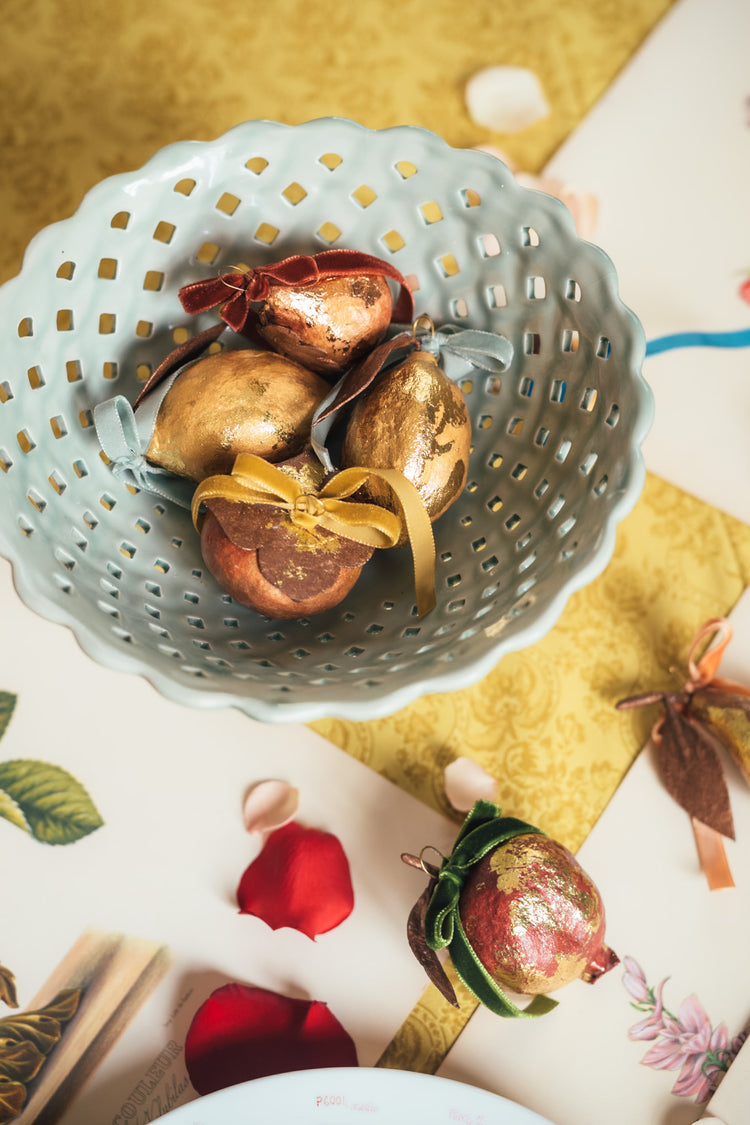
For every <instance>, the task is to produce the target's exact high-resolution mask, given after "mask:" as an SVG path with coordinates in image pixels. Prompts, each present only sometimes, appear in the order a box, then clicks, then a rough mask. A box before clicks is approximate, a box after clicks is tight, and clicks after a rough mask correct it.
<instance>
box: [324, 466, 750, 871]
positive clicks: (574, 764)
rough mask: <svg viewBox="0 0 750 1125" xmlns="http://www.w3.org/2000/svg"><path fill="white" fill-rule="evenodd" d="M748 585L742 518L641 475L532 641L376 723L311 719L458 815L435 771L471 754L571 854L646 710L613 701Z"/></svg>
mask: <svg viewBox="0 0 750 1125" xmlns="http://www.w3.org/2000/svg"><path fill="white" fill-rule="evenodd" d="M748 581H750V528H748V527H747V526H746V525H744V524H742V523H740V522H739V521H737V520H735V519H732V518H731V517H730V516H727V515H725V514H724V513H722V512H720V511H718V510H717V509H716V508H713V507H711V506H710V505H708V504H704V503H702V502H701V501H699V500H697V499H696V498H695V497H693V496H690V495H688V494H687V493H685V492H683V491H682V490H680V489H678V488H675V487H674V486H673V485H670V484H668V483H667V482H666V481H664V480H662V479H661V478H659V477H656V476H653V475H649V476H648V477H647V481H646V486H645V489H644V492H643V494H642V496H641V498H640V500H639V501H638V503H637V504H636V506H635V508H634V510H633V511H632V512H631V513H630V515H629V516H628V517H627V518H626V519H625V520H624V521H623V522H622V523H621V524H620V527H619V530H618V535H617V544H616V548H615V552H614V555H613V557H612V559H611V561H610V563H609V565H608V566H607V567H606V569H605V570H604V572H603V573H602V574H601V575H600V577H599V578H597V579H596V580H595V581H594V582H592V583H591V584H590V585H588V586H586V587H585V588H584V589H582V590H579V591H578V592H577V593H575V594H574V595H573V596H572V597H571V599H570V601H569V602H568V604H567V606H566V607H565V610H564V611H563V613H562V616H561V617H560V619H559V621H558V623H557V624H556V625H555V626H554V628H553V629H552V630H551V631H550V632H549V633H548V634H547V636H546V637H544V638H543V639H542V640H541V641H538V642H537V643H536V644H535V645H533V646H532V647H531V648H529V649H526V650H524V651H521V652H515V653H510V654H508V655H507V656H505V657H503V658H502V660H501V661H500V662H499V664H498V665H497V666H496V667H495V668H494V669H493V671H492V672H491V673H490V674H489V675H488V676H485V678H484V679H483V680H481V681H480V682H479V683H477V684H475V685H474V686H472V687H469V688H465V689H463V690H461V691H457V692H452V693H446V694H440V695H432V696H426V697H424V698H422V699H419V700H417V701H416V702H415V703H412V704H410V705H409V706H408V707H406V708H404V709H403V710H401V711H398V712H397V713H396V714H394V715H391V716H388V717H387V718H384V719H378V720H374V721H371V722H366V723H355V722H349V721H346V720H339V719H326V720H324V721H322V722H318V723H315V724H314V726H315V729H316V730H317V731H319V732H320V733H321V734H323V735H324V736H325V737H326V738H328V739H330V740H331V741H332V742H335V743H337V744H338V745H339V746H341V747H343V748H344V749H345V750H347V751H348V752H349V753H351V754H353V755H354V756H355V757H357V758H359V759H360V760H361V761H363V762H366V763H367V765H369V766H371V767H372V768H373V769H375V770H377V771H378V772H379V773H382V774H383V775H384V776H386V777H388V778H389V779H390V780H391V781H393V782H395V783H396V784H397V785H399V786H401V788H403V789H406V790H407V791H409V792H410V793H412V794H413V795H414V796H415V797H418V798H419V799H420V800H422V801H424V802H425V803H426V804H429V805H431V806H433V807H434V808H436V809H438V810H439V811H441V812H443V813H445V814H446V815H448V816H451V815H452V816H453V817H454V819H456V821H457V822H460V820H461V819H462V818H461V817H460V816H459V814H456V813H455V812H452V811H451V809H450V806H449V805H448V802H447V799H446V797H445V791H444V784H443V770H444V769H445V766H446V765H448V763H449V762H451V761H453V759H454V758H457V757H459V756H460V755H466V756H467V757H470V758H473V759H475V760H476V761H477V762H479V763H480V764H481V765H482V766H483V767H484V769H486V770H487V772H488V773H490V774H491V775H492V776H493V777H495V778H496V779H497V782H498V801H499V804H500V805H501V807H502V808H503V810H504V812H505V813H506V814H507V815H509V816H520V817H521V818H522V819H523V820H527V821H529V822H530V823H532V824H536V825H538V826H539V827H540V828H542V829H543V830H544V831H545V832H548V833H549V834H550V835H551V836H554V837H555V838H556V839H558V840H561V841H562V842H563V843H564V844H565V845H566V846H567V847H569V848H571V849H572V850H576V849H577V848H578V847H580V845H581V844H582V842H583V840H584V839H585V838H586V836H587V835H588V833H589V831H590V830H591V828H592V827H593V825H594V823H595V822H596V820H597V818H598V817H599V815H600V814H601V812H602V811H603V810H604V807H605V805H606V804H607V802H608V800H609V799H610V797H611V796H612V794H613V793H614V791H615V789H616V788H617V786H618V785H619V783H620V781H621V780H622V778H623V776H624V774H625V772H626V770H627V768H628V766H629V765H630V764H631V762H632V761H633V758H634V756H635V754H636V753H637V752H638V750H639V749H640V747H641V746H642V745H643V742H644V741H645V738H646V735H647V732H648V730H649V728H650V725H651V722H652V721H653V714H651V713H649V711H648V710H647V709H639V710H637V711H627V712H619V711H615V703H616V702H617V701H618V699H622V698H624V697H625V696H628V695H635V694H638V693H640V692H643V691H647V690H651V689H654V690H659V689H661V688H667V687H673V686H674V684H675V679H674V676H673V675H672V673H671V672H670V669H671V668H675V667H676V668H684V666H685V659H686V655H687V648H688V645H689V642H690V640H691V638H692V636H693V634H694V633H695V632H696V630H697V629H698V628H699V626H700V625H702V624H703V622H704V621H706V620H707V619H708V618H710V617H714V616H716V615H717V614H725V613H727V612H728V611H729V610H730V609H731V608H732V606H733V605H734V604H735V602H736V601H737V599H738V598H739V597H740V595H741V593H742V591H743V590H744V588H745V586H746V585H747V584H748ZM429 842H430V841H429V840H425V841H422V842H421V843H422V844H427V843H429ZM419 844H420V841H411V842H410V843H409V847H410V849H411V850H414V849H415V847H417V849H418V845H419Z"/></svg>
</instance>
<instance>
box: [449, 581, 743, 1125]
mask: <svg viewBox="0 0 750 1125" xmlns="http://www.w3.org/2000/svg"><path fill="white" fill-rule="evenodd" d="M730 620H731V621H732V622H733V625H734V628H735V635H734V638H733V640H732V642H731V643H730V645H729V648H728V650H727V653H726V655H725V657H724V660H723V662H722V666H721V673H722V675H725V676H727V677H728V678H731V679H735V680H739V681H740V682H742V683H745V684H750V593H746V594H745V595H744V597H743V599H742V600H741V602H740V603H739V605H738V606H737V608H736V610H735V612H734V613H733V614H732V615H731V617H730ZM725 769H726V776H727V780H728V784H729V787H730V794H731V801H732V808H733V812H734V817H735V825H736V831H737V841H736V843H733V842H732V841H727V853H728V856H729V861H730V865H731V868H732V872H733V875H734V879H735V883H736V886H735V887H734V888H732V889H728V890H723V891H713V892H711V891H709V890H708V889H707V885H706V880H705V878H704V876H703V873H702V872H701V870H700V868H699V866H698V862H697V858H696V852H695V846H694V842H693V836H692V830H691V827H690V821H689V818H688V817H687V816H686V814H685V813H684V812H683V810H682V809H681V808H680V807H679V806H677V805H676V804H675V803H674V802H673V801H672V799H671V798H670V797H669V795H668V794H667V793H666V791H665V789H664V787H663V786H662V784H661V782H660V780H659V778H658V776H657V774H656V772H655V770H654V767H653V764H652V760H651V756H650V752H649V749H648V748H646V749H644V750H643V752H642V753H641V755H640V756H639V758H638V760H637V761H636V762H635V764H634V765H633V767H632V769H631V770H630V772H629V774H628V776H627V777H626V779H625V781H624V782H623V784H622V785H621V787H620V788H619V790H618V791H617V793H616V794H615V796H614V798H613V799H612V801H611V802H610V804H609V806H608V808H607V810H606V812H605V813H604V815H603V816H602V818H601V820H600V821H599V823H598V824H597V825H596V827H595V828H594V830H593V832H592V833H591V835H590V836H589V838H588V839H587V840H586V842H585V844H584V845H583V847H582V848H581V849H580V851H579V852H578V859H579V860H580V862H581V864H582V865H583V867H584V868H585V869H586V870H587V871H588V872H589V874H590V875H591V876H592V877H593V878H594V880H595V882H596V883H597V885H598V887H599V890H600V891H601V894H602V896H603V899H604V902H605V906H606V910H607V937H608V941H609V943H610V944H611V945H612V946H613V947H614V948H615V950H616V951H617V953H618V954H619V956H620V958H621V960H622V964H621V965H620V966H618V967H617V968H616V969H614V970H613V971H611V972H610V973H608V974H607V975H606V976H604V977H602V978H601V979H600V980H599V981H597V983H596V984H594V985H591V986H589V985H585V984H583V983H579V982H575V983H573V984H571V985H568V986H567V987H566V988H565V989H563V990H561V991H560V992H559V993H558V994H557V999H559V1001H560V1003H559V1006H558V1007H557V1008H556V1009H555V1010H554V1011H553V1012H551V1013H550V1014H549V1015H546V1016H544V1017H542V1018H541V1019H539V1020H528V1021H513V1020H501V1019H498V1018H496V1017H495V1016H493V1015H491V1014H490V1013H489V1012H488V1011H487V1010H486V1009H482V1010H479V1011H477V1013H476V1014H475V1015H474V1016H473V1017H472V1019H471V1020H470V1022H469V1024H468V1026H467V1028H466V1029H465V1030H464V1032H463V1033H462V1035H461V1037H460V1038H459V1040H458V1043H457V1044H456V1046H455V1047H454V1048H453V1050H452V1051H451V1053H450V1054H449V1055H448V1057H447V1059H446V1061H445V1063H444V1064H443V1066H442V1068H441V1069H440V1071H439V1073H440V1074H442V1075H444V1076H446V1077H449V1078H454V1079H459V1080H461V1081H465V1082H470V1083H472V1084H474V1085H477V1086H483V1087H485V1088H488V1089H491V1090H494V1091H495V1092H496V1093H501V1094H504V1095H505V1096H506V1097H509V1098H511V1099H516V1100H518V1101H520V1102H522V1103H523V1104H525V1105H527V1106H528V1107H529V1108H531V1109H534V1110H536V1111H537V1112H538V1113H541V1114H542V1115H544V1116H546V1117H549V1118H550V1120H552V1121H554V1122H555V1125H601V1122H602V1121H606V1122H607V1125H633V1122H635V1121H639V1122H640V1121H643V1122H648V1125H688V1123H690V1122H693V1121H695V1120H697V1119H698V1117H699V1116H700V1113H701V1108H702V1106H701V1104H698V1103H697V1102H696V1098H697V1097H703V1099H704V1100H705V1097H706V1095H707V1090H708V1084H707V1083H706V1082H705V1081H704V1079H705V1078H709V1079H710V1078H715V1077H717V1074H716V1064H717V1060H719V1061H720V1060H721V1058H722V1055H723V1057H724V1058H727V1057H728V1056H729V1055H731V1053H733V1052H734V1051H735V1050H736V1049H737V1047H739V1045H740V1040H741V1038H742V1034H743V1032H744V1031H745V1029H746V1028H747V1027H748V1025H750V980H749V979H748V973H747V934H748V930H749V928H750V788H749V787H748V786H747V784H746V783H745V782H744V780H743V779H742V778H741V776H740V774H739V771H738V770H737V768H736V767H735V765H734V763H733V762H732V761H730V760H728V759H727V760H725ZM649 1025H650V1026H649ZM730 1073H731V1072H730ZM542 1076H543V1080H542V1081H540V1078H541V1077H542ZM673 1090H675V1092H673Z"/></svg>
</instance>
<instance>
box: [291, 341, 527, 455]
mask: <svg viewBox="0 0 750 1125" xmlns="http://www.w3.org/2000/svg"><path fill="white" fill-rule="evenodd" d="M417 339H418V340H419V345H420V348H421V350H422V351H425V352H429V353H430V354H431V355H434V356H435V357H436V358H437V359H438V361H439V362H440V365H441V367H442V369H443V371H444V372H445V374H446V375H447V376H448V378H449V379H453V381H454V382H455V381H456V380H457V379H462V378H464V377H465V376H466V375H467V374H468V373H469V372H470V370H471V369H472V368H476V369H478V370H479V371H485V372H487V373H488V374H491V375H498V374H500V373H501V372H503V371H507V369H508V367H509V366H510V361H511V360H512V358H513V344H512V343H511V341H510V340H509V339H508V338H507V336H499V335H497V334H496V333H495V332H484V331H482V330H481V329H479V328H459V327H458V325H454V324H446V325H444V326H443V327H442V328H440V329H438V330H437V331H435V332H431V333H430V332H425V333H420V334H419V335H418V336H417ZM398 362H400V360H399V361H398ZM384 370H387V368H384ZM346 378H347V376H346V375H344V376H343V377H342V378H341V379H339V381H338V383H336V385H335V386H333V387H331V390H330V391H329V392H328V394H327V395H326V397H325V398H324V399H323V401H322V402H321V403H320V405H319V406H318V408H317V410H316V411H315V414H314V416H313V420H312V431H311V436H310V441H311V444H312V447H313V449H314V450H315V454H316V456H317V458H318V460H319V461H320V462H321V464H322V465H323V466H324V468H325V469H326V470H327V471H328V472H329V473H331V472H333V471H334V465H333V462H332V461H331V455H330V453H329V452H328V448H327V446H326V444H325V443H326V441H327V439H328V434H329V433H330V430H331V427H332V426H333V423H334V421H335V419H336V414H337V412H334V413H333V414H329V415H328V417H327V418H326V419H325V420H324V421H323V422H318V417H319V416H320V415H321V414H322V413H323V412H324V411H325V410H327V409H328V407H329V406H330V405H331V403H332V402H334V401H335V399H336V398H337V397H338V393H339V390H340V389H341V387H342V386H343V385H344V383H345V382H346Z"/></svg>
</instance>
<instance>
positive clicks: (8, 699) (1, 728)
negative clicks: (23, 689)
mask: <svg viewBox="0 0 750 1125" xmlns="http://www.w3.org/2000/svg"><path fill="white" fill-rule="evenodd" d="M15 705H16V696H15V695H12V694H11V692H9V691H0V738H2V737H3V735H4V734H5V728H6V727H7V725H8V723H9V722H10V718H11V715H12V714H13V708H14V707H15Z"/></svg>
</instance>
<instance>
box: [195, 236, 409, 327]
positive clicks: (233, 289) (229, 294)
mask: <svg viewBox="0 0 750 1125" xmlns="http://www.w3.org/2000/svg"><path fill="white" fill-rule="evenodd" d="M359 274H374V275H375V276H377V277H389V278H391V279H392V280H393V281H396V282H398V284H399V285H400V286H401V289H400V292H399V296H398V299H397V301H396V304H395V306H394V309H393V314H392V317H391V319H392V320H394V321H396V323H398V324H403V323H408V322H410V321H411V320H412V317H413V315H414V300H413V297H412V293H411V290H410V288H409V286H408V284H407V282H406V279H405V278H404V277H403V276H402V274H401V273H399V271H398V270H397V269H395V268H394V267H393V266H391V265H389V264H388V262H384V261H383V260H382V259H381V258H376V257H374V256H373V255H372V254H364V253H362V252H361V251H359V250H348V249H342V250H322V251H321V252H320V254H315V255H312V256H308V255H307V254H294V255H293V256H292V257H291V258H284V259H283V260H282V261H280V262H273V263H272V264H271V265H268V266H256V267H255V268H254V269H249V270H247V271H246V272H245V273H225V274H221V275H220V276H219V277H207V278H205V279H204V280H202V281H193V282H191V283H190V284H189V285H184V286H183V287H182V289H180V291H179V294H178V296H179V298H180V301H181V303H182V307H183V309H184V310H185V312H187V313H190V314H191V315H195V314H196V313H201V312H205V311H206V310H207V309H212V308H214V307H215V306H216V305H221V306H222V308H221V310H220V312H219V315H220V317H221V318H222V320H223V321H225V322H226V323H227V324H228V325H229V327H230V328H232V329H233V330H234V331H235V332H242V331H243V330H244V329H245V328H246V327H247V326H248V322H249V321H250V318H251V315H252V303H253V301H263V300H265V298H266V297H267V296H268V294H269V293H270V292H271V289H272V288H273V287H275V286H279V285H281V286H287V287H288V286H301V285H314V284H315V283H316V282H318V281H325V280H328V279H330V278H334V277H356V276H357V275H359Z"/></svg>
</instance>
